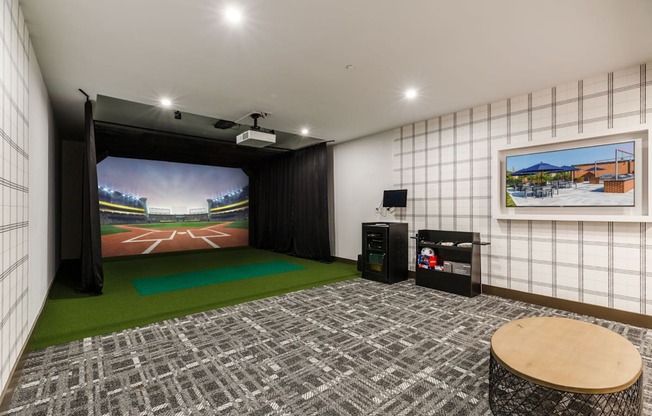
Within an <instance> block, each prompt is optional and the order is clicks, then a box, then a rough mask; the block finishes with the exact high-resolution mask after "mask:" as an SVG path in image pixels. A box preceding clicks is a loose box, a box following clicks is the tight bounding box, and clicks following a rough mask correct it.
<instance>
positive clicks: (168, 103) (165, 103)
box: [161, 98, 172, 107]
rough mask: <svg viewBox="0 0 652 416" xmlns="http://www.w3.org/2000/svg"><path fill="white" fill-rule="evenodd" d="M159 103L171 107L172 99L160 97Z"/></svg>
mask: <svg viewBox="0 0 652 416" xmlns="http://www.w3.org/2000/svg"><path fill="white" fill-rule="evenodd" d="M161 105H162V106H163V107H171V106H172V101H171V100H170V99H169V98H161Z"/></svg>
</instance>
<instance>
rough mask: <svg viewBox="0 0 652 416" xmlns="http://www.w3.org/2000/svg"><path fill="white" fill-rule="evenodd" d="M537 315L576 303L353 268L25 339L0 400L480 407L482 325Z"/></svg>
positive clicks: (199, 410)
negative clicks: (387, 279)
mask: <svg viewBox="0 0 652 416" xmlns="http://www.w3.org/2000/svg"><path fill="white" fill-rule="evenodd" d="M542 315H545V316H551V315H556V316H568V317H577V316H576V315H574V314H570V313H566V312H561V311H557V310H553V309H548V308H541V307H538V306H533V305H529V304H525V303H520V302H514V301H509V300H505V299H501V298H497V297H492V296H486V295H482V296H478V297H476V298H473V299H467V298H463V297H459V296H455V295H449V294H446V293H442V292H437V291H434V290H430V289H426V288H421V287H418V286H415V285H414V281H413V280H410V281H407V282H402V283H399V284H395V285H391V286H389V285H383V284H380V283H376V282H371V281H366V280H362V279H356V280H353V281H348V282H344V283H338V284H333V285H329V286H323V287H319V288H315V289H309V290H304V291H301V292H296V293H291V294H288V295H284V296H279V297H274V298H268V299H262V300H257V301H253V302H249V303H245V304H241V305H236V306H232V307H227V308H223V309H218V310H214V311H210V312H206V313H200V314H196V315H191V316H187V317H184V318H179V319H173V320H169V321H164V322H160V323H158V324H153V325H149V326H146V327H142V328H135V329H131V330H125V331H122V332H117V333H114V334H110V335H106V336H100V337H94V338H88V339H85V340H82V341H76V342H71V343H69V344H64V345H59V346H55V347H50V348H46V349H43V350H39V351H36V352H33V353H31V354H30V355H29V358H28V360H27V362H26V365H25V368H24V370H23V375H22V378H21V381H20V385H19V386H18V387H17V389H16V392H15V394H14V397H13V399H12V402H11V406H10V409H9V410H7V411H5V412H3V413H2V414H4V415H18V414H21V415H23V414H24V415H190V414H193V415H194V414H197V415H212V414H219V415H313V414H314V415H447V416H457V415H459V416H469V415H490V414H491V413H490V411H489V406H488V402H487V390H488V380H487V373H488V362H489V360H488V358H489V340H490V338H491V335H492V333H493V332H494V331H495V330H496V329H497V328H498V327H500V326H501V325H502V324H504V323H506V322H508V321H510V320H513V319H517V318H521V317H526V316H542ZM581 319H585V320H589V321H590V322H594V323H597V324H599V325H603V326H605V327H608V328H610V329H612V330H614V331H616V332H618V333H620V334H622V335H623V336H625V337H626V338H627V339H629V340H630V341H631V342H632V343H633V344H634V345H635V346H636V347H638V348H639V350H640V351H641V354H642V355H643V357H644V364H645V372H646V374H650V371H651V368H652V363H651V360H650V357H652V354H651V353H650V348H651V346H652V342H651V341H652V340H651V335H650V331H647V330H644V329H640V328H636V327H631V326H627V325H623V324H617V323H613V322H608V321H603V320H598V319H591V318H586V317H583V318H582V317H581ZM644 390H645V397H644V400H645V409H651V408H652V394H651V393H652V392H651V389H650V386H649V385H648V384H647V383H646V385H645V388H644ZM647 412H649V410H646V412H645V414H648V413H647Z"/></svg>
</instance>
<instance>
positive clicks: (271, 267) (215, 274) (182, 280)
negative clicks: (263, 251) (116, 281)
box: [131, 261, 305, 296]
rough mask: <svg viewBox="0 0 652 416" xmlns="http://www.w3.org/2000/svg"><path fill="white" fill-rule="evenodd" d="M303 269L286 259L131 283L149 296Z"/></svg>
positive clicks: (158, 277)
mask: <svg viewBox="0 0 652 416" xmlns="http://www.w3.org/2000/svg"><path fill="white" fill-rule="evenodd" d="M302 269H305V267H302V266H299V265H296V264H291V263H288V262H285V261H268V262H265V263H255V264H245V265H242V266H235V267H223V268H221V269H211V270H203V271H198V272H190V273H180V274H171V275H167V276H157V277H146V278H143V279H134V280H132V281H131V283H132V284H133V285H134V287H135V288H136V291H137V292H138V294H139V295H141V296H148V295H155V294H157V293H165V292H172V291H175V290H183V289H190V288H193V287H199V286H208V285H214V284H216V283H224V282H232V281H234V280H242V279H251V278H252V277H260V276H267V275H276V274H279V273H285V272H294V271H297V270H302Z"/></svg>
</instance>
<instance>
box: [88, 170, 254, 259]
mask: <svg viewBox="0 0 652 416" xmlns="http://www.w3.org/2000/svg"><path fill="white" fill-rule="evenodd" d="M97 176H98V194H99V205H100V223H101V227H102V255H103V256H104V257H113V256H130V255H136V254H150V253H164V252H171V251H185V250H203V249H219V248H222V247H239V246H247V245H248V243H249V178H248V177H247V175H246V174H245V173H244V172H243V171H242V169H236V168H225V167H216V166H203V165H192V164H185V163H174V162H163V161H155V160H140V159H128V158H118V157H108V158H106V159H104V160H103V161H102V162H100V163H99V164H98V165H97Z"/></svg>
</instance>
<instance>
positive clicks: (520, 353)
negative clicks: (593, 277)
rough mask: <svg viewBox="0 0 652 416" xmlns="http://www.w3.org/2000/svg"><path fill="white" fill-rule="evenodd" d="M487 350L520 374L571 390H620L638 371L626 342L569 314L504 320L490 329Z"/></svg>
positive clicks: (637, 357) (638, 363)
mask: <svg viewBox="0 0 652 416" xmlns="http://www.w3.org/2000/svg"><path fill="white" fill-rule="evenodd" d="M491 352H492V354H493V355H494V358H495V359H496V360H498V362H500V364H502V365H503V367H505V368H506V369H508V370H509V371H511V372H513V373H515V374H517V375H518V376H519V377H522V378H524V379H526V380H528V381H531V382H533V383H536V384H539V385H543V386H546V387H551V388H555V389H558V390H563V391H569V392H574V393H592V394H599V393H601V394H604V393H614V392H618V391H622V390H624V389H626V388H628V387H629V386H631V385H632V384H634V383H635V382H636V380H638V378H639V377H640V375H641V373H642V371H643V361H642V360H641V355H640V354H639V352H638V350H637V349H636V347H634V345H632V343H631V342H629V341H628V340H626V339H625V338H623V337H622V336H620V335H618V334H616V333H615V332H613V331H610V330H608V329H606V328H603V327H601V326H597V325H594V324H590V323H588V322H583V321H578V320H575V319H568V318H556V317H537V318H524V319H519V320H516V321H512V322H509V323H507V324H505V325H503V326H502V327H500V328H499V329H498V330H497V331H496V332H495V333H494V335H493V337H492V338H491Z"/></svg>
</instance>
